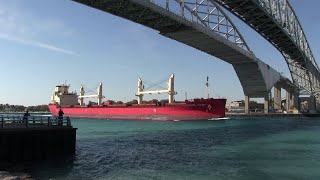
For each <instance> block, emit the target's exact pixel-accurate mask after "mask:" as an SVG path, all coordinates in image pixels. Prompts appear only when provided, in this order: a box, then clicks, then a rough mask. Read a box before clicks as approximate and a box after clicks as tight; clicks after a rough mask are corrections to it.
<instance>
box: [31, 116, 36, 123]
mask: <svg viewBox="0 0 320 180" xmlns="http://www.w3.org/2000/svg"><path fill="white" fill-rule="evenodd" d="M32 120H33V124H34V123H36V121H35V120H34V116H33V117H32Z"/></svg>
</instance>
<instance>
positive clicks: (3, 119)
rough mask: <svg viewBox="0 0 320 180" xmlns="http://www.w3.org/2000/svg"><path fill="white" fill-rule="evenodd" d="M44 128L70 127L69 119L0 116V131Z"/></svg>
mask: <svg viewBox="0 0 320 180" xmlns="http://www.w3.org/2000/svg"><path fill="white" fill-rule="evenodd" d="M42 127H43V128H45V127H71V121H70V118H69V117H60V118H59V117H55V116H49V117H44V116H28V117H23V116H10V115H5V116H3V115H1V116H0V129H4V128H42Z"/></svg>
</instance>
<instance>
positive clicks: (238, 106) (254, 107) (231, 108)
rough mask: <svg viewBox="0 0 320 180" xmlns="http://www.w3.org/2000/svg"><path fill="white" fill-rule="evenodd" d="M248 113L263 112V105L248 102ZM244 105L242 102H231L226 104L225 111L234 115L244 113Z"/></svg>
mask: <svg viewBox="0 0 320 180" xmlns="http://www.w3.org/2000/svg"><path fill="white" fill-rule="evenodd" d="M249 107H250V109H249V111H250V112H263V109H264V104H263V103H258V102H256V101H250V105H249ZM244 108H245V103H244V100H242V101H232V102H230V103H226V111H227V112H234V113H244V112H245V109H244Z"/></svg>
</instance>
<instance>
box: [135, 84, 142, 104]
mask: <svg viewBox="0 0 320 180" xmlns="http://www.w3.org/2000/svg"><path fill="white" fill-rule="evenodd" d="M143 88H144V87H143V84H142V80H141V78H139V79H138V93H137V95H136V96H138V104H142V102H143V94H139V93H140V92H143Z"/></svg>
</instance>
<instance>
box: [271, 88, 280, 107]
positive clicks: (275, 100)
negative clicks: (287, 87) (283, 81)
mask: <svg viewBox="0 0 320 180" xmlns="http://www.w3.org/2000/svg"><path fill="white" fill-rule="evenodd" d="M273 103H274V105H273V107H274V109H275V111H279V110H281V86H279V85H277V84H276V85H274V97H273Z"/></svg>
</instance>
